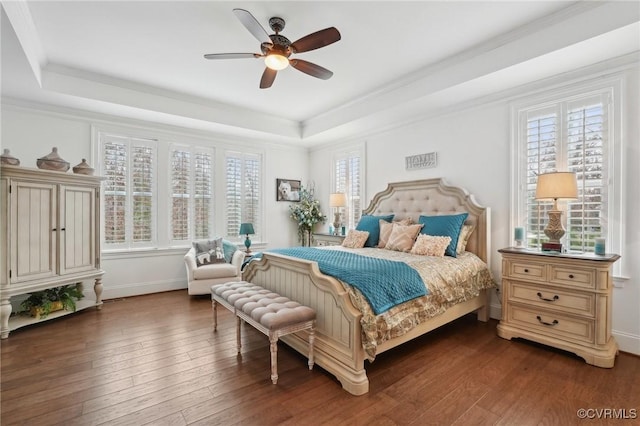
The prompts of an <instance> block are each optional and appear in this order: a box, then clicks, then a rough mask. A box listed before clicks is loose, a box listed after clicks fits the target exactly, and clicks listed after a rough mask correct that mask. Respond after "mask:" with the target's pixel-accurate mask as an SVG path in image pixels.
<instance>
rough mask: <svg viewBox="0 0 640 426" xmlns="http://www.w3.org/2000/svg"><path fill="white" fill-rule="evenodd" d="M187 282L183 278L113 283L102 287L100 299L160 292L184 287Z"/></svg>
mask: <svg viewBox="0 0 640 426" xmlns="http://www.w3.org/2000/svg"><path fill="white" fill-rule="evenodd" d="M186 288H187V283H186V281H184V280H181V279H178V280H158V281H148V282H144V283H135V284H123V285H113V284H109V287H108V288H106V286H105V288H104V291H103V292H102V299H103V300H108V299H119V298H122V297H131V296H140V295H143V294H151V293H160V292H163V291H173V290H181V289H186Z"/></svg>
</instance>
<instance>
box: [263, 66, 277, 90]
mask: <svg viewBox="0 0 640 426" xmlns="http://www.w3.org/2000/svg"><path fill="white" fill-rule="evenodd" d="M276 74H278V71H276V70H272V69H271V68H269V67H267V68H265V69H264V72H263V73H262V78H261V79H260V88H261V89H268V88H269V87H271V85H272V84H273V80H275V79H276Z"/></svg>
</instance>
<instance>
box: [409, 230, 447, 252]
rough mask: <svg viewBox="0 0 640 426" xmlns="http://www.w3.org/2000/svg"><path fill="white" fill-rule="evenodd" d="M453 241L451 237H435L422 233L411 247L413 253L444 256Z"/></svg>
mask: <svg viewBox="0 0 640 426" xmlns="http://www.w3.org/2000/svg"><path fill="white" fill-rule="evenodd" d="M450 242H451V237H434V236H432V235H426V234H420V235H418V239H417V240H416V243H415V244H414V245H413V248H412V249H411V254H420V255H423V256H438V257H444V252H445V250H446V249H447V247H448V246H449V243H450Z"/></svg>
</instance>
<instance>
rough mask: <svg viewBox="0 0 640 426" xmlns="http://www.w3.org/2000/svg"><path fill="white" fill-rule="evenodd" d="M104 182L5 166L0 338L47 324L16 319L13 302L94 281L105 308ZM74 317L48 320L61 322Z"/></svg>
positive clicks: (0, 192) (82, 304) (0, 186)
mask: <svg viewBox="0 0 640 426" xmlns="http://www.w3.org/2000/svg"><path fill="white" fill-rule="evenodd" d="M100 184H101V178H99V177H96V176H86V175H79V174H73V173H65V172H58V171H49V170H40V169H30V168H27V167H18V166H7V165H2V168H1V173H0V198H1V203H0V244H1V245H2V248H1V250H0V252H1V253H2V255H1V256H0V337H1V338H3V339H5V338H7V337H8V336H9V332H10V331H11V330H15V329H16V328H19V327H22V326H24V325H28V324H31V323H33V322H36V321H41V320H42V319H34V318H30V317H28V316H23V315H11V311H12V307H11V297H13V296H17V295H22V294H27V293H32V292H36V291H40V290H45V289H49V288H53V287H59V286H62V285H68V284H75V285H77V286H79V288H80V290H82V285H83V282H85V281H90V280H91V281H93V282H94V286H93V288H94V291H95V295H96V298H95V300H87V299H88V298H84V299H82V300H80V301H78V302H77V304H76V308H77V309H84V308H87V307H90V306H97V307H98V308H100V307H101V305H102V299H101V295H102V275H103V274H104V271H103V270H102V269H101V268H100V226H99V224H100ZM67 313H69V312H67V311H59V312H56V313H52V314H51V315H49V316H47V318H46V319H52V318H56V317H57V316H60V315H65V314H67Z"/></svg>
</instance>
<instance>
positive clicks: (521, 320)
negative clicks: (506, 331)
mask: <svg viewBox="0 0 640 426" xmlns="http://www.w3.org/2000/svg"><path fill="white" fill-rule="evenodd" d="M507 321H508V322H510V323H511V324H513V325H514V326H520V327H523V328H525V329H527V330H531V331H534V332H536V333H539V334H543V335H546V336H550V337H558V338H562V339H565V340H573V341H576V342H581V343H594V342H595V340H594V339H595V337H594V335H595V321H594V320H593V319H588V318H577V317H572V316H569V315H563V314H561V313H558V312H554V311H548V310H545V309H535V308H529V307H525V306H520V305H509V306H508V307H507Z"/></svg>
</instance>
